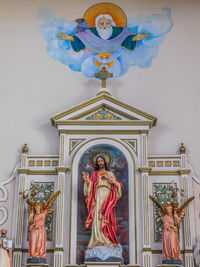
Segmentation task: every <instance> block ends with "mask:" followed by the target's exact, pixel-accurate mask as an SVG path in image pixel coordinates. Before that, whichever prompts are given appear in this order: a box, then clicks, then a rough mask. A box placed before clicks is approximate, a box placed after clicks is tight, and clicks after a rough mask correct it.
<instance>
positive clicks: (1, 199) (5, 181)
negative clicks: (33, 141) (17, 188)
mask: <svg viewBox="0 0 200 267" xmlns="http://www.w3.org/2000/svg"><path fill="white" fill-rule="evenodd" d="M19 166H20V162H17V163H16V164H15V166H14V168H13V171H12V174H11V176H10V177H8V178H5V179H1V180H0V191H1V192H2V195H1V196H0V203H1V202H6V201H7V200H8V190H7V188H6V187H5V185H7V184H9V183H11V182H12V181H13V180H14V179H15V178H16V176H17V175H18V174H17V168H18V167H19ZM0 211H1V212H2V214H3V215H2V218H1V219H0V225H3V224H4V223H5V222H6V221H7V219H8V214H9V212H8V210H7V208H6V207H4V206H1V207H0Z"/></svg>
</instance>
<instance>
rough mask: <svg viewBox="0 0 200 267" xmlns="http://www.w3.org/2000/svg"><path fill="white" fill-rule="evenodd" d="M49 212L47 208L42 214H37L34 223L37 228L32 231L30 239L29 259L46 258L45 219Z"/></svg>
mask: <svg viewBox="0 0 200 267" xmlns="http://www.w3.org/2000/svg"><path fill="white" fill-rule="evenodd" d="M47 211H48V207H46V208H45V209H44V210H43V212H41V213H40V214H35V215H34V218H33V222H34V223H35V226H34V227H33V228H32V229H31V233H30V239H29V258H45V257H46V229H45V218H46V214H47Z"/></svg>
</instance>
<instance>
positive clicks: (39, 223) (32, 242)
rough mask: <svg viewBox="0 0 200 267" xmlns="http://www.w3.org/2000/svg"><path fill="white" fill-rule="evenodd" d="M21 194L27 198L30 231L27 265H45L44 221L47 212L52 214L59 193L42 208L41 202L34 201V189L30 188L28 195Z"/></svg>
mask: <svg viewBox="0 0 200 267" xmlns="http://www.w3.org/2000/svg"><path fill="white" fill-rule="evenodd" d="M21 194H23V198H25V199H26V198H27V201H26V202H27V203H28V212H29V217H28V228H29V231H30V238H29V249H28V254H29V257H28V259H27V263H46V230H45V219H46V216H47V214H48V213H49V212H52V206H53V203H54V201H55V200H56V198H57V197H58V195H59V194H60V191H57V192H56V193H55V194H54V195H52V196H51V197H50V198H49V199H48V200H47V201H46V202H45V203H44V208H43V205H42V202H41V201H35V200H34V196H35V194H37V192H36V191H35V189H34V188H33V187H31V193H30V195H31V197H30V195H29V194H28V195H25V193H24V192H23V193H21Z"/></svg>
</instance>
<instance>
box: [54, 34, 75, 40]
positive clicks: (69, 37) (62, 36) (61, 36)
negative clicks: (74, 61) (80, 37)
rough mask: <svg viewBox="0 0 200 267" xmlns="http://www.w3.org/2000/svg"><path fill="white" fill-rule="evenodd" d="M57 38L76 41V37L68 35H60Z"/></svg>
mask: <svg viewBox="0 0 200 267" xmlns="http://www.w3.org/2000/svg"><path fill="white" fill-rule="evenodd" d="M57 36H58V37H60V38H61V39H64V40H69V41H74V37H73V36H70V35H68V34H67V33H58V34H57Z"/></svg>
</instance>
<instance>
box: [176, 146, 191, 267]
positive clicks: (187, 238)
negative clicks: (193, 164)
mask: <svg viewBox="0 0 200 267" xmlns="http://www.w3.org/2000/svg"><path fill="white" fill-rule="evenodd" d="M185 152H186V148H185V147H184V144H183V143H182V144H181V147H180V153H181V166H180V167H181V168H180V170H179V172H180V176H181V184H182V189H183V191H184V192H185V198H186V199H187V198H188V197H189V173H190V170H189V169H187V157H186V153H185ZM191 209H192V206H189V207H187V208H186V214H185V217H184V219H183V229H184V247H185V250H184V259H185V267H194V257H193V250H192V221H191V213H192V212H191Z"/></svg>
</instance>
